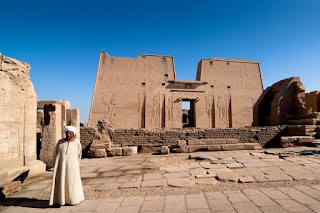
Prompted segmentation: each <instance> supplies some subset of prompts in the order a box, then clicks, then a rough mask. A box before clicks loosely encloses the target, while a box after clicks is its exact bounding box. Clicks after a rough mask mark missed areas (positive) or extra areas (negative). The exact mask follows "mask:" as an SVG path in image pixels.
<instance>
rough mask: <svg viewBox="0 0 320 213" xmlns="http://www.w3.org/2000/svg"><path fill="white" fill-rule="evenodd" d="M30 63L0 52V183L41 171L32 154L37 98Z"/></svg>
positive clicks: (40, 172) (39, 164)
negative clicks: (31, 79)
mask: <svg viewBox="0 0 320 213" xmlns="http://www.w3.org/2000/svg"><path fill="white" fill-rule="evenodd" d="M29 70H30V66H29V64H27V63H25V62H21V61H18V60H16V59H13V58H9V57H6V56H3V55H1V54H0V80H1V84H0V186H2V185H3V184H6V183H8V182H10V181H11V180H13V179H14V178H15V177H17V176H18V175H20V174H21V173H23V172H26V171H27V170H30V172H29V175H28V177H29V178H30V177H34V176H37V175H40V174H43V173H44V172H45V168H46V166H45V164H44V163H43V162H41V161H38V160H37V155H36V121H37V118H36V115H37V97H36V93H35V91H34V88H33V84H32V82H31V81H30V76H29Z"/></svg>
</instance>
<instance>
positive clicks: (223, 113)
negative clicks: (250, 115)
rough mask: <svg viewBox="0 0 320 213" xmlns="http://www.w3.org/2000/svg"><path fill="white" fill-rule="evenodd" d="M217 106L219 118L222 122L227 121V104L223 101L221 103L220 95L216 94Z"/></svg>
mask: <svg viewBox="0 0 320 213" xmlns="http://www.w3.org/2000/svg"><path fill="white" fill-rule="evenodd" d="M217 107H218V115H219V120H220V121H221V122H222V123H227V121H228V118H227V116H228V111H227V105H226V104H225V103H223V100H222V97H221V96H220V95H218V103H217Z"/></svg>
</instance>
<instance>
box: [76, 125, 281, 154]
mask: <svg viewBox="0 0 320 213" xmlns="http://www.w3.org/2000/svg"><path fill="white" fill-rule="evenodd" d="M284 129H285V127H283V126H268V127H247V128H227V129H216V128H213V129H196V128H190V129H189V128H186V129H172V130H167V129H151V130H150V129H115V130H112V129H108V133H109V135H110V138H111V141H112V146H120V147H125V146H144V147H145V146H148V147H161V146H169V147H175V146H179V144H178V141H179V140H187V141H188V140H195V139H210V138H223V139H227V138H233V139H238V141H239V143H259V144H260V145H261V146H264V147H279V146H280V136H281V134H282V132H283V130H284ZM100 138H101V136H100V135H99V133H98V131H97V130H96V128H92V127H82V128H81V143H82V146H83V149H85V148H86V147H87V146H89V145H90V143H91V142H92V140H93V139H100Z"/></svg>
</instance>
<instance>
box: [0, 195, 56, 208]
mask: <svg viewBox="0 0 320 213" xmlns="http://www.w3.org/2000/svg"><path fill="white" fill-rule="evenodd" d="M0 206H20V207H26V208H38V209H46V208H59V207H60V206H55V205H54V206H49V201H48V200H38V199H35V198H25V197H16V198H5V199H3V200H2V201H0Z"/></svg>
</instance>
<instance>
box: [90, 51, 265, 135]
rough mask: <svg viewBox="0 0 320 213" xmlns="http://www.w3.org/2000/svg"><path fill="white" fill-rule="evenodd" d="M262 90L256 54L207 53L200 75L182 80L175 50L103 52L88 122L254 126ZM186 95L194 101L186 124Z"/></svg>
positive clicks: (143, 125)
mask: <svg viewBox="0 0 320 213" xmlns="http://www.w3.org/2000/svg"><path fill="white" fill-rule="evenodd" d="M262 91H263V86H262V79H261V74H260V67H259V63H258V62H254V61H251V60H236V59H222V58H210V59H202V60H201V61H200V62H199V64H198V71H197V77H196V81H180V80H176V74H175V69H174V62H173V57H171V56H160V55H146V54H141V55H140V56H138V57H137V58H119V57H110V56H109V55H108V54H107V53H106V52H101V53H100V60H99V65H98V71H97V76H96V83H95V87H94V93H93V98H92V103H91V110H90V115H89V122H88V126H90V127H95V126H96V125H97V123H98V121H99V120H105V121H107V123H108V125H110V126H111V127H113V128H115V129H117V128H146V129H154V128H166V129H172V128H182V127H183V125H184V126H188V127H197V128H229V127H245V126H251V125H252V122H253V115H252V110H253V106H254V104H255V102H256V100H257V99H258V98H259V96H260V95H261V93H262ZM183 101H188V102H190V110H189V111H188V123H187V124H183V122H182V102H183Z"/></svg>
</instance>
